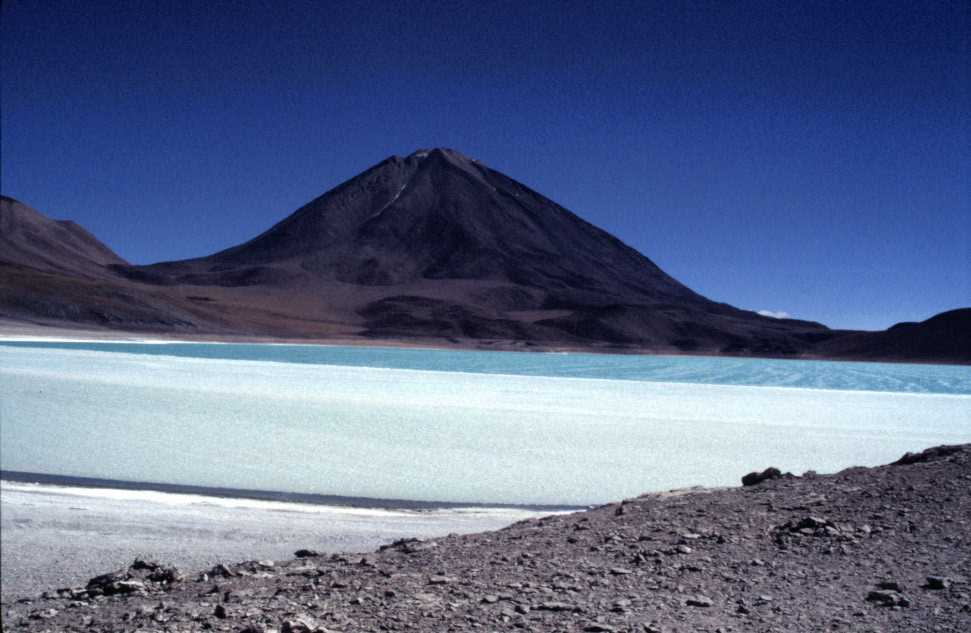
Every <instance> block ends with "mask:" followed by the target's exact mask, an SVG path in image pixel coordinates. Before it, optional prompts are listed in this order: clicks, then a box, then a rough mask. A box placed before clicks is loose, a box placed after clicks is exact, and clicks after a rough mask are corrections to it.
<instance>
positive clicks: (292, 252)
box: [117, 149, 827, 355]
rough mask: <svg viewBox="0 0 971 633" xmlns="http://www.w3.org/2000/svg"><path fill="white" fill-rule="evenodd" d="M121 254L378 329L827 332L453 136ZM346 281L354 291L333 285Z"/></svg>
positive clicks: (153, 269) (690, 339)
mask: <svg viewBox="0 0 971 633" xmlns="http://www.w3.org/2000/svg"><path fill="white" fill-rule="evenodd" d="M117 269H118V271H119V273H121V274H123V275H125V276H127V277H128V278H130V279H135V280H139V281H142V282H146V283H155V284H159V285H183V284H188V285H205V286H218V287H224V288H243V287H269V286H273V287H284V288H289V289H291V290H292V291H293V292H294V293H300V294H304V295H307V294H309V295H316V296H319V297H320V299H321V301H322V302H326V303H327V304H328V306H330V307H331V308H332V309H336V310H338V311H340V312H341V313H342V314H343V315H345V316H344V317H342V318H344V319H345V320H348V321H347V322H348V323H349V324H353V325H357V326H358V327H360V330H359V333H360V334H361V335H363V336H367V337H369V338H403V337H406V338H433V339H434V338H443V339H449V340H459V341H461V340H470V339H471V340H483V339H490V340H497V341H518V342H520V343H529V342H532V343H537V344H543V345H550V344H563V345H570V346H578V347H586V346H600V347H641V348H650V349H657V350H669V351H678V350H683V351H688V350H690V351H709V352H719V351H726V352H732V353H761V354H782V355H788V354H795V353H799V352H800V351H801V350H803V349H805V348H806V346H807V342H809V341H811V340H814V337H817V338H818V337H819V336H826V334H825V333H826V331H827V330H826V329H825V328H824V327H823V326H821V325H819V324H815V323H808V322H799V321H778V320H773V319H769V318H766V317H762V316H760V315H757V314H755V313H753V312H748V311H743V310H738V309H736V308H733V307H731V306H728V305H725V304H720V303H715V302H712V301H710V300H708V299H706V298H704V297H702V296H700V295H698V294H696V293H694V292H693V291H691V290H690V289H688V288H686V287H685V286H683V285H682V284H680V283H678V282H677V281H676V280H674V279H673V278H671V277H670V276H669V275H667V274H666V273H664V272H663V271H662V270H661V269H660V268H658V266H657V265H655V264H654V263H653V262H652V261H651V260H650V259H648V258H647V257H645V256H643V255H641V254H640V253H638V252H637V251H636V250H634V249H632V248H630V247H629V246H627V245H626V244H624V243H623V242H621V241H620V240H618V239H617V238H615V237H613V236H612V235H610V234H609V233H606V232H605V231H603V230H601V229H599V228H597V227H595V226H593V225H591V224H589V223H588V222H586V221H584V220H582V219H581V218H579V217H578V216H576V215H575V214H573V213H571V212H570V211H567V210H566V209H564V208H562V207H561V206H559V205H557V204H556V203H554V202H552V201H551V200H549V199H547V198H546V197H544V196H542V195H540V194H538V193H536V192H535V191H532V190H531V189H529V188H528V187H526V186H524V185H522V184H520V183H518V182H516V181H515V180H513V179H511V178H509V177H507V176H505V175H503V174H501V173H499V172H497V171H494V170H492V169H489V168H488V167H486V166H484V165H482V164H480V163H478V162H477V161H473V160H469V159H468V158H466V157H464V156H462V155H461V154H459V153H458V152H455V151H453V150H447V149H432V150H420V151H418V152H415V153H413V154H411V155H410V156H408V157H405V158H401V157H397V156H394V157H391V158H388V159H386V160H384V161H382V162H381V163H379V164H377V165H375V166H374V167H372V168H370V169H368V170H367V171H365V172H364V173H362V174H360V175H359V176H357V177H355V178H352V179H350V180H348V181H347V182H345V183H343V184H341V185H339V186H338V187H336V188H334V189H333V190H331V191H329V192H327V193H325V194H324V195H322V196H320V197H319V198H317V199H315V200H313V201H311V202H310V203H308V204H307V205H305V206H303V207H302V208H300V209H298V210H297V211H296V212H294V213H293V214H292V215H290V216H289V217H287V218H285V219H284V220H283V221H281V222H279V223H278V224H276V225H275V226H273V227H272V228H270V229H269V230H268V231H266V232H264V233H263V234H261V235H259V236H257V237H256V238H254V239H252V240H250V241H248V242H246V243H244V244H241V245H239V246H235V247H233V248H230V249H227V250H224V251H221V252H218V253H215V254H213V255H210V256H208V257H203V258H198V259H193V260H187V261H181V262H165V263H161V264H156V265H153V266H142V267H131V268H125V267H117ZM348 286H350V287H353V288H356V289H357V290H358V291H357V292H356V293H353V294H348V293H347V292H342V293H340V294H336V293H335V289H336V288H346V287H348Z"/></svg>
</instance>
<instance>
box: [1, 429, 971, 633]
mask: <svg viewBox="0 0 971 633" xmlns="http://www.w3.org/2000/svg"><path fill="white" fill-rule="evenodd" d="M747 482H748V483H749V484H751V485H747V486H743V487H739V488H734V489H723V490H702V489H694V490H686V491H680V492H672V493H666V494H652V495H645V496H643V497H639V498H636V499H628V500H626V501H623V502H621V503H615V504H611V505H607V506H603V507H599V508H596V509H593V510H590V511H587V512H580V513H576V514H568V515H556V516H551V517H548V518H544V519H539V520H529V521H526V522H522V523H518V524H515V525H513V526H510V527H509V528H507V529H504V530H500V531H498V532H492V533H484V534H477V535H471V536H452V537H446V538H441V539H435V540H430V541H415V540H411V541H401V542H397V543H394V544H390V545H388V546H386V547H384V548H382V549H381V550H380V551H377V552H374V553H373V554H368V555H363V556H362V555H321V554H318V553H317V552H314V551H311V550H304V551H300V552H297V553H296V556H297V558H294V559H293V560H286V561H250V562H244V563H230V562H227V564H225V565H219V566H217V567H215V568H213V569H210V570H206V571H201V572H200V571H192V572H185V573H183V572H179V571H178V570H174V569H171V568H167V567H165V566H164V565H160V564H158V563H153V562H146V561H137V562H136V563H135V564H134V565H133V566H132V567H130V568H128V569H123V570H118V571H116V572H112V573H109V574H106V575H104V576H100V577H97V578H94V579H92V580H91V582H89V583H88V585H87V586H86V587H75V588H66V589H62V590H59V591H56V592H51V593H49V594H47V595H46V596H44V597H39V598H36V599H33V600H25V601H20V602H16V603H9V604H4V605H3V630H4V631H28V632H29V631H38V632H39V631H122V630H132V631H134V630H159V631H161V630H169V631H182V630H214V631H236V632H249V633H255V632H260V631H280V632H283V633H287V632H297V631H301V632H306V631H345V632H353V631H376V630H385V631H446V630H447V631H505V630H510V631H512V630H527V631H585V632H591V633H593V632H611V631H615V632H620V631H623V632H632V631H637V632H648V633H656V632H665V633H673V632H683V633H687V632H708V633H715V632H717V631H721V632H727V631H752V632H756V631H765V632H769V631H787V632H791V633H799V632H807V633H808V632H817V631H883V632H890V631H900V632H905V631H906V632H920V631H952V632H955V633H957V632H965V631H968V630H971V584H969V582H971V497H969V495H968V494H967V491H968V489H969V487H971V445H965V446H950V447H938V448H935V449H929V450H927V451H924V452H922V453H918V454H908V455H907V456H905V457H904V458H903V459H901V460H900V461H898V462H897V463H895V464H891V465H888V466H883V467H879V468H872V469H866V468H851V469H849V470H846V471H843V472H840V473H837V474H835V475H830V476H819V475H815V474H813V473H805V474H803V475H802V476H799V477H796V476H792V475H787V474H782V473H779V472H778V471H771V470H770V471H766V472H764V473H763V474H762V476H750V477H748V478H747Z"/></svg>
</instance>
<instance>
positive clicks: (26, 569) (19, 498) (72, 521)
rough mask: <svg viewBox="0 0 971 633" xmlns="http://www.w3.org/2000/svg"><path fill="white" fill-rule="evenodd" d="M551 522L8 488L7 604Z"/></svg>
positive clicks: (484, 512) (482, 513) (0, 512)
mask: <svg viewBox="0 0 971 633" xmlns="http://www.w3.org/2000/svg"><path fill="white" fill-rule="evenodd" d="M544 514H550V512H535V511H530V510H519V509H513V508H450V509H443V510H423V511H411V510H380V509H369V508H351V507H344V506H327V505H314V504H307V503H289V502H283V501H262V500H254V499H236V498H226V497H209V496H204V495H193V494H181V493H169V492H155V491H140V490H122V489H112V488H84V487H72V486H52V485H48V484H24V483H20V482H9V481H0V547H2V549H3V553H4V555H3V557H2V558H0V595H2V598H3V600H4V601H7V600H12V599H17V598H20V597H26V596H31V595H37V594H39V593H41V592H43V591H49V590H53V589H57V588H59V587H64V586H76V585H83V584H84V583H85V582H86V581H87V580H88V579H89V578H91V577H93V576H95V575H98V574H101V573H104V572H107V571H110V570H113V569H118V568H120V567H124V566H127V565H128V564H130V563H131V562H132V560H133V559H134V558H135V557H138V556H142V557H146V556H147V557H151V558H156V559H158V560H160V561H162V562H164V563H167V564H174V565H176V566H178V567H180V568H181V569H183V570H185V571H188V572H197V571H199V570H202V569H207V568H209V567H211V566H212V565H214V564H216V563H218V562H225V563H234V562H239V561H242V560H250V559H254V558H255V559H270V560H273V559H276V560H281V559H289V558H292V557H293V552H294V551H296V550H297V549H300V548H310V549H316V550H319V551H324V552H365V551H373V550H374V549H376V548H377V547H378V546H380V545H382V544H384V543H389V542H391V541H393V540H395V539H398V538H405V537H419V538H430V537H436V536H444V535H446V534H450V533H456V534H461V533H470V532H482V531H486V530H493V529H498V528H501V527H504V526H506V525H509V524H511V523H514V522H516V521H519V520H522V519H525V518H529V517H534V516H540V515H544Z"/></svg>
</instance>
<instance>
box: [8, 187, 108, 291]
mask: <svg viewBox="0 0 971 633" xmlns="http://www.w3.org/2000/svg"><path fill="white" fill-rule="evenodd" d="M0 263H4V264H15V265H19V266H27V267H30V268H35V269H37V270H44V271H49V272H63V273H68V274H71V275H85V276H93V277H103V276H104V275H105V274H106V271H105V270H104V267H105V266H109V265H112V264H115V265H127V262H126V261H125V260H123V259H122V258H120V257H118V255H116V254H115V253H114V252H113V251H112V250H111V249H110V248H108V247H107V246H105V245H104V244H102V243H101V242H100V241H98V240H97V239H96V238H95V237H94V236H93V235H91V234H90V233H88V232H87V231H85V230H84V229H83V228H81V227H80V226H78V225H77V224H75V223H74V222H71V221H70V220H52V219H50V218H48V217H45V216H44V215H41V214H40V213H38V212H37V211H35V210H34V209H31V208H30V207H28V206H27V205H25V204H23V203H21V202H19V201H17V200H14V199H13V198H8V197H7V196H0Z"/></svg>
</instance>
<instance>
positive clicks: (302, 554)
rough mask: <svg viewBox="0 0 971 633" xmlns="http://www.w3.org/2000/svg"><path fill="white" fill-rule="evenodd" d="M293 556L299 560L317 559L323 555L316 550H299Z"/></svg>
mask: <svg viewBox="0 0 971 633" xmlns="http://www.w3.org/2000/svg"><path fill="white" fill-rule="evenodd" d="M293 555H294V556H296V557H297V558H317V557H319V556H322V555H323V554H321V553H320V552H318V551H317V550H315V549H298V550H297V551H296V552H294V553H293Z"/></svg>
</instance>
